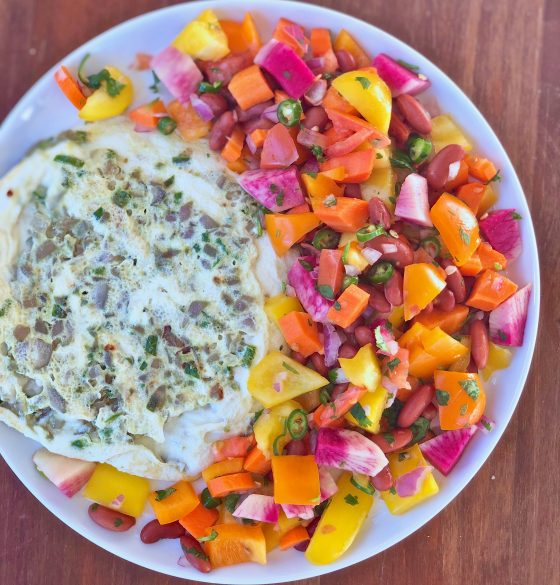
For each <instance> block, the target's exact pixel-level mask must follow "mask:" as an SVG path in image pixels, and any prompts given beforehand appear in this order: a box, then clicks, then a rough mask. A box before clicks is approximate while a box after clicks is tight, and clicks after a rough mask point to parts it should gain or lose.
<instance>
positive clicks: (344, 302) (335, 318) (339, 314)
mask: <svg viewBox="0 0 560 585" xmlns="http://www.w3.org/2000/svg"><path fill="white" fill-rule="evenodd" d="M368 301H369V293H367V292H365V291H363V290H362V289H361V288H359V287H358V286H356V285H355V284H351V285H350V286H349V287H348V288H346V289H344V291H343V292H342V294H341V295H340V296H339V297H338V299H337V300H336V301H335V303H334V305H333V306H332V307H331V308H330V309H329V312H328V313H327V319H328V320H329V321H331V323H334V324H335V325H338V326H339V327H342V328H343V329H344V328H346V327H350V325H352V323H354V321H355V320H356V319H357V318H358V317H359V316H360V315H361V314H362V313H363V312H364V310H365V308H366V307H367V304H368Z"/></svg>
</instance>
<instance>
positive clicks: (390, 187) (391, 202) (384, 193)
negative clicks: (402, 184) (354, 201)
mask: <svg viewBox="0 0 560 585" xmlns="http://www.w3.org/2000/svg"><path fill="white" fill-rule="evenodd" d="M396 181H397V175H396V174H395V171H394V170H393V169H392V168H380V169H376V168H374V169H373V171H372V172H371V175H370V176H369V179H368V180H367V181H365V182H363V183H362V198H363V199H364V200H365V201H369V200H370V199H372V198H373V197H378V198H379V199H381V201H383V203H385V205H386V206H387V209H388V210H389V211H390V212H391V213H394V211H395V203H396V199H395V183H396Z"/></svg>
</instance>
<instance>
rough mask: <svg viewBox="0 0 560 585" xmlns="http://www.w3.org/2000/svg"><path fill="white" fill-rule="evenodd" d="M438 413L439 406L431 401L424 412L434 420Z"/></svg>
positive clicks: (425, 415)
mask: <svg viewBox="0 0 560 585" xmlns="http://www.w3.org/2000/svg"><path fill="white" fill-rule="evenodd" d="M437 414H438V409H437V406H434V405H433V404H432V403H431V402H430V404H428V406H426V408H425V409H424V410H423V412H422V416H423V417H424V418H427V419H428V420H434V418H436V416H437Z"/></svg>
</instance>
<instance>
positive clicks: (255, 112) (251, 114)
mask: <svg viewBox="0 0 560 585" xmlns="http://www.w3.org/2000/svg"><path fill="white" fill-rule="evenodd" d="M203 95H209V94H203ZM210 95H212V94H210ZM273 105H274V100H268V101H267V102H263V103H262V104H256V105H255V106H251V107H250V108H247V109H246V110H242V109H241V108H240V107H239V106H236V107H235V113H236V114H237V119H238V120H239V121H240V122H247V121H248V120H251V119H252V118H258V117H259V116H260V115H261V114H262V113H263V112H264V111H265V110H266V108H269V107H270V106H273Z"/></svg>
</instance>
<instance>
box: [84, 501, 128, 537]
mask: <svg viewBox="0 0 560 585" xmlns="http://www.w3.org/2000/svg"><path fill="white" fill-rule="evenodd" d="M88 514H89V517H90V518H91V519H92V520H93V521H94V522H95V523H96V524H98V525H99V526H101V527H102V528H106V529H107V530H111V531H112V532H126V531H127V530H130V528H132V527H133V526H134V525H135V524H136V518H133V517H132V516H128V515H127V514H123V513H122V512H119V511H117V510H111V508H106V507H105V506H101V505H99V504H92V505H91V506H90V507H89V508H88Z"/></svg>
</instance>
